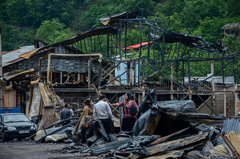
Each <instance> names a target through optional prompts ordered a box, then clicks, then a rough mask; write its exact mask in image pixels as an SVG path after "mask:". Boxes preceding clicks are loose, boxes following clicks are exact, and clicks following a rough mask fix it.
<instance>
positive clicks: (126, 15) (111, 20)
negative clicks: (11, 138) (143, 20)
mask: <svg viewBox="0 0 240 159" xmlns="http://www.w3.org/2000/svg"><path fill="white" fill-rule="evenodd" d="M138 12H139V10H137V11H130V12H123V13H119V14H115V15H111V16H109V17H104V18H100V21H101V22H102V23H103V25H105V26H107V25H108V26H109V25H115V24H116V23H118V22H119V21H120V20H122V19H133V18H136V17H137V15H138Z"/></svg>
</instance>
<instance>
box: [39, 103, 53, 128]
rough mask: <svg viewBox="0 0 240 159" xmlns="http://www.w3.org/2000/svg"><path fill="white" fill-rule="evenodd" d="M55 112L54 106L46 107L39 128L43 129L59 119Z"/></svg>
mask: <svg viewBox="0 0 240 159" xmlns="http://www.w3.org/2000/svg"><path fill="white" fill-rule="evenodd" d="M54 113H55V111H54V108H44V114H43V117H42V120H41V122H40V124H39V127H38V130H43V127H44V128H46V127H48V126H50V125H52V124H53V123H54V122H55V121H57V118H55V117H54Z"/></svg>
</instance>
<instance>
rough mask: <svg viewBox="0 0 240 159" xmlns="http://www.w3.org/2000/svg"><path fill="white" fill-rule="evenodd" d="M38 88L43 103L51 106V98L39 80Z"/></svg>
mask: <svg viewBox="0 0 240 159" xmlns="http://www.w3.org/2000/svg"><path fill="white" fill-rule="evenodd" d="M39 88H40V91H41V95H42V99H43V103H44V106H45V107H49V106H51V105H52V104H51V100H50V98H49V95H48V92H47V90H46V88H45V85H44V84H43V83H42V82H39Z"/></svg>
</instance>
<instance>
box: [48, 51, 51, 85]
mask: <svg viewBox="0 0 240 159" xmlns="http://www.w3.org/2000/svg"><path fill="white" fill-rule="evenodd" d="M50 62H51V54H48V66H47V83H48V84H50V80H49V78H50Z"/></svg>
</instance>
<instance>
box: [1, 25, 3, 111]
mask: <svg viewBox="0 0 240 159" xmlns="http://www.w3.org/2000/svg"><path fill="white" fill-rule="evenodd" d="M0 78H2V31H1V24H0ZM0 84H1V86H0V108H3V83H2V81H1V82H0Z"/></svg>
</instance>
